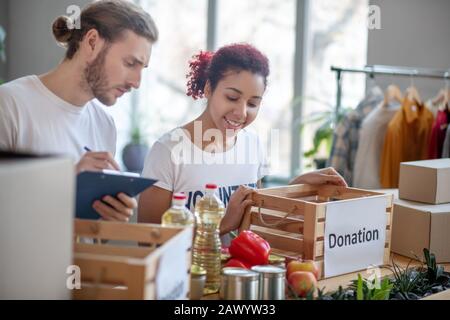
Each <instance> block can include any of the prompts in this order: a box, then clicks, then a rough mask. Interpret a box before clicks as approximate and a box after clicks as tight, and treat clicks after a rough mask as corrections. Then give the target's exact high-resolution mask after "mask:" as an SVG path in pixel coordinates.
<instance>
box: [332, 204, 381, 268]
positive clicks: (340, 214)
mask: <svg viewBox="0 0 450 320" xmlns="http://www.w3.org/2000/svg"><path fill="white" fill-rule="evenodd" d="M385 238H386V198H385V197H373V198H363V199H354V200H352V201H342V202H334V203H330V204H328V205H327V210H326V219H325V239H324V241H325V253H324V255H325V256H324V260H325V261H324V267H325V270H324V274H325V277H333V276H337V275H340V274H344V273H349V272H354V271H357V270H364V269H366V268H368V267H370V266H373V265H377V266H378V265H381V264H383V257H384V244H385Z"/></svg>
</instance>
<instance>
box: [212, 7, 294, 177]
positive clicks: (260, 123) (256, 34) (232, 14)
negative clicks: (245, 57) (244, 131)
mask: <svg viewBox="0 0 450 320" xmlns="http://www.w3.org/2000/svg"><path fill="white" fill-rule="evenodd" d="M217 13H218V28H217V30H218V32H217V46H218V47H221V46H223V45H226V44H230V43H235V42H248V43H251V44H252V45H254V46H255V47H257V48H258V49H259V50H261V51H262V52H263V53H264V54H266V55H267V57H268V59H269V62H270V69H271V74H270V76H269V79H268V88H267V92H266V94H265V96H264V100H263V102H262V106H261V108H260V111H259V114H258V117H257V118H256V120H255V121H254V123H253V124H252V125H251V126H252V127H253V130H255V131H256V132H257V133H258V135H259V137H260V139H261V141H262V143H263V145H264V146H266V147H267V148H274V147H277V149H278V152H279V155H277V157H275V158H276V159H269V160H272V161H271V174H272V175H277V176H289V170H290V145H291V134H290V128H291V118H292V113H291V107H290V102H291V99H292V94H293V93H292V91H293V84H292V81H293V79H294V50H295V0H253V1H240V0H222V1H220V2H219V7H218V11H217ZM273 129H275V130H278V134H279V142H280V143H279V144H278V146H276V145H274V144H272V143H271V141H270V138H271V130H273ZM274 137H275V136H274ZM278 152H277V153H278ZM277 160H278V161H277Z"/></svg>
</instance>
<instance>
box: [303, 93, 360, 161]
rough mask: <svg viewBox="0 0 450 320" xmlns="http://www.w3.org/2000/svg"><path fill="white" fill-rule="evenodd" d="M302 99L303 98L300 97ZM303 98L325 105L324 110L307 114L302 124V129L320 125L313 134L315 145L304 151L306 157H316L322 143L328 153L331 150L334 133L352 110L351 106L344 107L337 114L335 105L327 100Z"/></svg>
mask: <svg viewBox="0 0 450 320" xmlns="http://www.w3.org/2000/svg"><path fill="white" fill-rule="evenodd" d="M299 99H301V98H299ZM303 100H310V101H314V102H317V103H319V104H321V105H323V106H324V109H323V110H322V111H317V112H313V113H311V114H310V115H308V116H306V117H305V118H304V119H303V121H302V123H301V126H300V128H301V129H300V131H301V133H302V131H303V130H304V129H305V127H306V126H311V125H316V126H318V127H317V129H316V131H315V132H314V136H313V146H312V148H311V149H310V150H307V151H306V152H305V153H304V157H305V158H315V157H316V156H317V154H318V152H319V151H320V149H321V147H322V145H324V146H325V150H326V153H327V155H329V154H330V152H331V145H332V142H333V133H334V130H335V127H336V124H338V123H339V122H340V121H342V119H343V118H344V117H345V116H346V115H347V114H348V113H349V112H350V111H351V110H352V109H351V108H346V107H342V108H340V109H339V112H338V113H337V114H336V109H335V106H334V105H332V104H330V103H327V102H325V101H322V100H319V99H316V98H303Z"/></svg>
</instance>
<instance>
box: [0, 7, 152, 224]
mask: <svg viewBox="0 0 450 320" xmlns="http://www.w3.org/2000/svg"><path fill="white" fill-rule="evenodd" d="M70 23H71V21H70V20H69V19H68V18H67V17H59V18H57V19H56V21H55V22H54V24H53V34H54V36H55V39H56V40H57V42H58V43H60V44H61V45H63V46H64V47H66V48H67V51H66V56H65V58H64V60H63V61H62V63H61V64H59V65H58V66H57V67H56V68H55V69H54V70H52V71H50V72H48V73H46V74H43V75H40V76H35V75H32V76H27V77H23V78H20V79H17V80H14V81H12V82H9V83H7V84H4V85H2V86H0V150H2V149H3V150H8V151H27V152H33V153H58V154H67V155H70V156H72V157H73V159H74V160H75V162H76V171H77V172H80V171H84V170H91V171H92V170H94V171H99V170H102V169H115V170H119V166H118V165H117V163H116V162H115V161H114V158H113V155H114V153H115V146H116V128H115V125H114V121H113V119H112V117H111V116H109V115H108V114H107V113H106V112H105V111H104V110H103V109H102V107H101V106H100V105H98V104H97V103H96V102H95V101H94V99H97V100H98V101H100V102H101V103H103V104H104V105H107V106H112V105H114V103H115V102H116V100H117V99H118V98H119V97H120V96H122V95H123V94H125V93H126V92H129V91H130V90H131V89H132V88H135V89H137V88H139V85H140V81H141V72H142V70H143V69H144V68H146V67H147V66H148V63H149V60H150V54H151V49H152V45H153V44H154V43H155V42H156V41H157V39H158V30H157V28H156V25H155V23H154V21H153V19H152V18H151V17H150V15H149V14H148V13H146V12H144V11H143V10H142V9H141V8H139V7H137V6H135V5H134V4H132V3H129V2H126V1H98V2H94V3H92V4H90V5H88V6H87V7H86V8H84V9H83V11H82V12H81V16H80V28H78V29H77V28H71V24H70ZM86 150H92V152H86ZM101 200H103V201H96V202H94V204H93V207H94V208H95V210H96V211H97V212H98V213H99V214H100V215H101V217H102V218H103V219H105V220H115V221H128V220H129V218H130V216H131V215H132V213H133V209H134V208H135V207H136V206H137V202H136V200H135V199H134V198H130V197H128V196H127V195H125V194H123V193H121V194H119V195H118V196H117V198H113V197H109V196H107V197H105V198H104V199H101Z"/></svg>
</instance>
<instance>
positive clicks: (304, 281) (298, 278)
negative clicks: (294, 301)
mask: <svg viewBox="0 0 450 320" xmlns="http://www.w3.org/2000/svg"><path fill="white" fill-rule="evenodd" d="M288 283H289V286H290V287H291V289H292V291H294V293H295V294H296V295H298V296H299V297H301V298H304V297H306V295H307V294H308V293H309V292H314V291H315V290H316V288H317V280H316V278H315V277H314V275H313V274H312V273H311V272H308V271H295V272H293V273H291V274H290V275H289V277H288Z"/></svg>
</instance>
